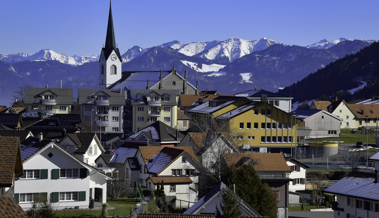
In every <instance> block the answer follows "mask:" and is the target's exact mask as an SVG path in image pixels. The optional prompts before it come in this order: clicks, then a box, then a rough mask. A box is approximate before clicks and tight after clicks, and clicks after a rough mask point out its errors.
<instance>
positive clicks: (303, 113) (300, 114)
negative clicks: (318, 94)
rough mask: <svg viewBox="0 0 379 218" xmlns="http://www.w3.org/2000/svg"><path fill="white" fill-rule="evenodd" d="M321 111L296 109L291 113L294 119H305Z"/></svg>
mask: <svg viewBox="0 0 379 218" xmlns="http://www.w3.org/2000/svg"><path fill="white" fill-rule="evenodd" d="M320 111H322V110H312V109H297V110H295V111H292V112H291V114H292V116H294V117H296V118H297V119H302V120H304V119H306V118H308V117H310V116H312V115H314V114H317V113H318V112H320Z"/></svg>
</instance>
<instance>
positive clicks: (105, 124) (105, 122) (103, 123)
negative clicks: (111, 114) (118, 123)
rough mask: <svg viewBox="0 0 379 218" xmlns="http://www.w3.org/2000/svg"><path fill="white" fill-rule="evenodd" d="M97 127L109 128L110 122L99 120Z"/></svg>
mask: <svg viewBox="0 0 379 218" xmlns="http://www.w3.org/2000/svg"><path fill="white" fill-rule="evenodd" d="M96 125H98V126H109V121H108V120H97V121H96Z"/></svg>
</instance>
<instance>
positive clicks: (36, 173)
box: [21, 170, 40, 179]
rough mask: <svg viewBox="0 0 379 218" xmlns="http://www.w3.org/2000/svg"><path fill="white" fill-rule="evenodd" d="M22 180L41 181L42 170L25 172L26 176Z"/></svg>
mask: <svg viewBox="0 0 379 218" xmlns="http://www.w3.org/2000/svg"><path fill="white" fill-rule="evenodd" d="M21 178H24V179H39V178H40V170H24V175H23V176H22V177H21Z"/></svg>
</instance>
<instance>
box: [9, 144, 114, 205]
mask: <svg viewBox="0 0 379 218" xmlns="http://www.w3.org/2000/svg"><path fill="white" fill-rule="evenodd" d="M23 167H24V175H25V176H24V177H25V178H20V179H19V180H17V181H16V182H15V185H14V193H15V197H16V199H18V201H19V205H20V206H21V208H22V209H24V210H27V209H29V208H30V207H31V206H32V203H33V200H35V199H33V198H34V197H35V194H41V193H42V194H41V195H42V196H44V197H46V198H47V199H46V200H47V201H48V202H50V203H51V206H52V207H53V209H54V210H55V209H64V208H74V207H79V208H88V207H89V202H90V198H93V199H97V200H98V201H100V202H101V203H106V198H104V197H103V196H106V193H107V186H106V184H107V179H109V177H107V176H105V175H103V174H101V173H99V172H98V171H97V170H96V169H94V168H92V167H90V166H88V165H86V164H84V163H83V162H81V161H79V160H78V159H76V158H75V157H73V156H72V155H70V154H69V153H67V151H65V150H64V149H63V148H62V147H60V146H59V145H57V144H55V143H53V142H51V143H49V144H48V145H46V146H45V147H43V148H42V149H40V150H39V151H38V152H36V153H35V154H33V155H31V156H30V157H29V158H27V159H26V160H24V161H23ZM95 189H96V190H97V195H95Z"/></svg>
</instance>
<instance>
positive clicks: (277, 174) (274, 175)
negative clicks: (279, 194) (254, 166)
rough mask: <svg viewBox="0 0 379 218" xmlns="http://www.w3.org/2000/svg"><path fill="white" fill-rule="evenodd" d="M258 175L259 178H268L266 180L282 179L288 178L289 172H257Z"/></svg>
mask: <svg viewBox="0 0 379 218" xmlns="http://www.w3.org/2000/svg"><path fill="white" fill-rule="evenodd" d="M258 176H259V178H260V179H268V180H276V179H278V180H282V179H289V173H287V172H280V171H277V172H275V171H274V172H258Z"/></svg>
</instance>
